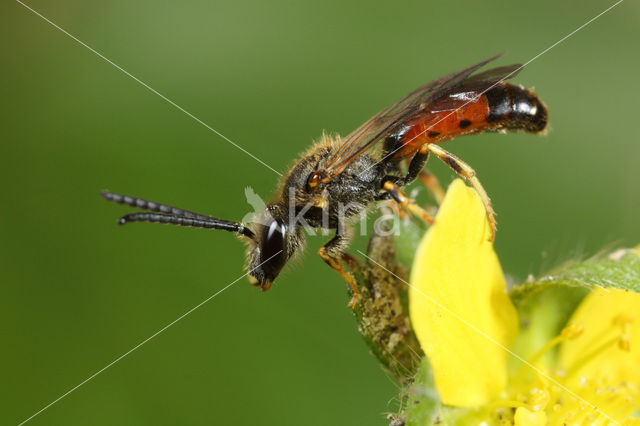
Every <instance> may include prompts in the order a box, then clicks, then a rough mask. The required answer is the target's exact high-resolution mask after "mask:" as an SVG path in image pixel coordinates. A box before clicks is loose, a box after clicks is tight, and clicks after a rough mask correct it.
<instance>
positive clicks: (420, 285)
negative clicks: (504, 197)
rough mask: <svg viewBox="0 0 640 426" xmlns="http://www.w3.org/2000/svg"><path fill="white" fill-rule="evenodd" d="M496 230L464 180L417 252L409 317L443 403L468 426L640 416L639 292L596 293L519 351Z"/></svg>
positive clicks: (618, 420)
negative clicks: (544, 337)
mask: <svg viewBox="0 0 640 426" xmlns="http://www.w3.org/2000/svg"><path fill="white" fill-rule="evenodd" d="M488 237H489V225H488V223H487V220H486V215H485V210H484V208H483V206H482V202H481V201H480V199H479V198H478V196H477V195H476V193H475V192H474V191H473V190H472V189H470V188H468V187H467V186H465V185H464V183H463V182H462V181H460V180H457V181H455V182H454V183H453V184H452V185H451V187H450V188H449V190H448V191H447V196H446V198H445V200H444V202H443V204H442V206H441V208H440V211H439V212H438V215H437V217H436V222H435V224H434V225H433V226H432V227H431V229H430V230H429V231H428V232H427V233H426V235H425V237H424V238H423V240H422V242H421V243H420V246H419V248H418V251H417V253H416V257H415V259H414V265H413V268H412V271H411V279H410V282H411V289H410V293H409V304H410V316H411V321H412V324H413V327H414V329H415V332H416V335H417V336H418V339H419V341H420V344H421V346H422V348H423V350H424V352H425V353H426V355H427V357H428V359H429V362H430V364H431V367H432V369H433V375H434V381H435V386H436V388H437V390H438V393H439V396H440V399H441V401H442V403H443V404H445V405H447V406H454V407H468V408H470V410H469V413H470V414H469V415H468V416H466V417H465V419H466V420H465V424H475V423H478V424H479V423H480V422H486V423H487V424H515V425H523V426H529V425H546V424H549V425H557V424H566V425H574V424H575V425H582V424H603V425H605V424H640V419H639V418H637V417H634V414H635V415H636V416H637V414H638V413H639V412H640V411H638V410H640V325H638V324H639V322H640V294H637V293H633V292H629V291H623V290H616V289H599V290H597V291H592V292H591V293H589V295H588V296H587V297H585V299H584V300H583V301H582V302H581V303H580V305H579V307H578V308H577V309H576V310H575V312H574V313H573V314H572V317H571V319H570V320H569V322H568V323H567V324H566V326H565V328H564V330H563V331H562V333H560V335H558V336H557V337H555V338H553V339H551V340H550V341H548V342H546V344H544V343H543V344H542V345H541V347H540V348H539V350H538V353H536V354H533V355H531V354H523V355H519V354H517V353H515V352H514V351H515V350H517V349H515V347H514V341H515V339H516V338H517V336H518V313H517V311H516V308H515V307H514V305H513V304H512V302H511V300H510V298H509V296H508V294H507V286H506V282H505V279H504V276H503V274H502V269H501V267H500V263H499V261H498V258H497V256H496V254H495V252H494V250H493V245H492V243H490V242H489V241H488ZM535 326H536V324H530V325H529V327H532V328H534V327H535ZM521 336H526V337H528V335H526V334H524V333H522V334H521ZM552 350H557V356H554V357H548V356H546V357H545V355H547V354H549V353H550V352H551V351H552ZM549 358H551V362H549ZM509 365H515V366H516V368H509ZM469 416H471V417H469ZM470 419H471V420H470Z"/></svg>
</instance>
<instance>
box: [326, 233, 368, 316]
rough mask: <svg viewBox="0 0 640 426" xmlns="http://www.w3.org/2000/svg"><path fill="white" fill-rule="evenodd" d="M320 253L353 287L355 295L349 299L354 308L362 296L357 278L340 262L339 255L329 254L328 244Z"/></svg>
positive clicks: (350, 305) (351, 306)
mask: <svg viewBox="0 0 640 426" xmlns="http://www.w3.org/2000/svg"><path fill="white" fill-rule="evenodd" d="M318 254H319V255H320V257H321V258H322V260H324V261H325V262H326V263H327V265H329V266H330V267H331V268H332V269H333V270H334V271H336V272H337V273H339V274H340V276H342V278H343V279H344V280H345V281H346V282H347V284H349V286H350V287H351V290H352V291H353V295H352V296H351V300H350V301H349V305H348V306H349V307H350V308H352V309H353V307H354V306H356V303H357V302H358V299H359V298H360V291H359V290H358V283H357V282H356V279H355V278H354V276H353V275H352V274H351V273H350V272H349V271H347V270H346V269H345V267H344V265H343V264H342V263H340V260H338V258H337V257H335V256H332V255H330V254H329V249H327V246H326V245H325V246H322V247H320V250H318ZM346 256H347V257H348V258H350V259H351V260H353V261H354V262H356V263H357V261H356V259H355V258H353V257H351V256H349V255H346ZM341 257H342V258H343V259H345V257H344V256H341ZM347 263H350V262H349V261H348V260H347Z"/></svg>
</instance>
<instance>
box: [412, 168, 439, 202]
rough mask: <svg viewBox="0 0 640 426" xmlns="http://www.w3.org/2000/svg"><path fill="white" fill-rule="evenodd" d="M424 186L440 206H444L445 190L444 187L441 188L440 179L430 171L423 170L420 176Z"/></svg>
mask: <svg viewBox="0 0 640 426" xmlns="http://www.w3.org/2000/svg"><path fill="white" fill-rule="evenodd" d="M418 177H419V178H420V180H421V181H422V183H423V184H424V186H426V187H427V189H428V190H429V192H431V193H432V194H433V197H434V198H435V199H436V202H437V203H438V204H442V200H444V190H443V189H442V186H440V182H439V181H438V178H437V177H436V176H435V175H434V174H433V173H431V172H430V171H428V170H422V171H421V172H420V174H419V175H418Z"/></svg>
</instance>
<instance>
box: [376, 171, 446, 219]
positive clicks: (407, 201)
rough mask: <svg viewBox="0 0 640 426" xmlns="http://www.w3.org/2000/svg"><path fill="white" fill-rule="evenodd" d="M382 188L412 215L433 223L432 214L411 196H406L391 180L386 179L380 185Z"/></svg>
mask: <svg viewBox="0 0 640 426" xmlns="http://www.w3.org/2000/svg"><path fill="white" fill-rule="evenodd" d="M382 189H384V190H385V191H387V193H388V194H389V195H391V198H393V200H394V201H395V202H396V203H398V204H399V205H400V206H401V207H403V208H404V209H406V210H408V211H410V212H411V213H413V214H414V215H416V216H418V217H419V218H421V219H422V220H424V221H425V222H426V223H427V224H429V225H431V224H433V216H431V215H430V214H429V213H428V212H427V211H426V210H425V209H423V208H422V207H420V206H419V205H417V204H416V203H415V202H414V201H413V200H412V199H411V198H409V197H407V195H405V193H404V192H402V190H401V189H400V187H399V186H398V185H396V184H395V183H393V182H391V181H386V182H385V183H384V184H383V185H382Z"/></svg>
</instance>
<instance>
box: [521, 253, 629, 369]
mask: <svg viewBox="0 0 640 426" xmlns="http://www.w3.org/2000/svg"><path fill="white" fill-rule="evenodd" d="M596 287H604V288H617V289H624V290H628V291H634V292H638V293H640V257H638V254H637V251H635V250H630V249H624V250H618V251H615V252H613V253H611V254H609V255H608V256H599V257H596V258H593V259H589V260H585V261H580V262H574V263H568V264H565V265H563V266H561V267H558V268H556V269H555V270H553V271H552V272H551V273H549V274H547V275H545V276H542V277H540V278H538V279H535V280H531V281H529V282H527V283H524V284H521V285H519V286H516V287H514V288H513V289H512V290H511V292H510V296H511V299H512V300H513V302H514V304H515V305H516V308H517V309H518V319H519V321H520V331H519V334H518V337H517V339H516V342H515V343H514V346H513V350H514V351H515V352H516V353H517V354H518V355H520V356H521V357H523V358H525V359H528V358H530V357H531V356H533V354H534V353H535V352H536V351H537V350H538V349H539V348H541V347H542V346H543V345H544V344H545V343H546V342H548V341H549V340H550V339H552V338H553V337H555V336H557V335H558V334H559V333H560V332H561V331H562V329H563V328H564V327H565V325H566V324H567V322H568V321H569V319H570V317H571V315H572V314H573V312H574V311H575V309H576V308H577V307H578V305H579V304H580V302H581V301H582V299H583V298H584V297H585V296H586V295H587V294H588V293H589V291H591V290H592V289H593V288H596ZM555 356H556V351H550V352H549V353H548V354H547V355H545V358H544V359H543V360H542V362H543V363H544V364H546V365H547V366H549V365H552V364H553V363H554V361H555ZM519 367H521V363H520V361H517V360H515V359H513V360H512V362H511V363H510V368H512V369H517V368H519Z"/></svg>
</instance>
